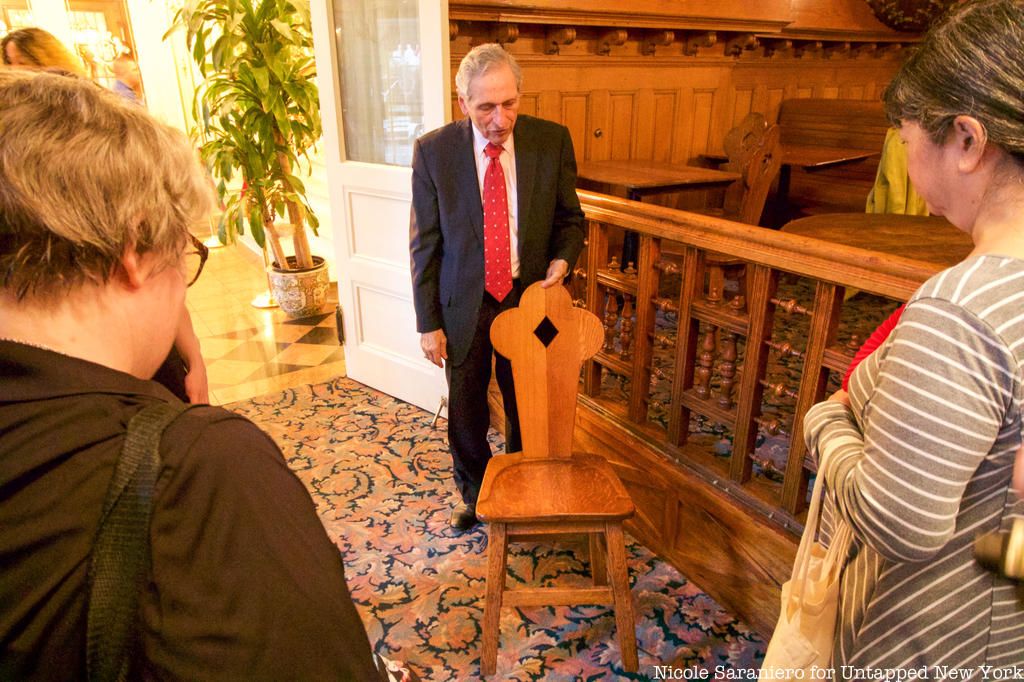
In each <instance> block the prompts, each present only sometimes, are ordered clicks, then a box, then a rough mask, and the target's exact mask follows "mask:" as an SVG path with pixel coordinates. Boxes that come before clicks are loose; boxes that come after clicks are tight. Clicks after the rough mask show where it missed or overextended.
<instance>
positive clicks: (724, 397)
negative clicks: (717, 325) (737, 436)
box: [718, 330, 737, 410]
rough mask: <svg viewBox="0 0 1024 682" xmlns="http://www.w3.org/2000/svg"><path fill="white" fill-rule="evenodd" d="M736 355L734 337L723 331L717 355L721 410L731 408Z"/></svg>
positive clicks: (730, 333) (719, 404)
mask: <svg viewBox="0 0 1024 682" xmlns="http://www.w3.org/2000/svg"><path fill="white" fill-rule="evenodd" d="M736 355H737V353H736V335H735V334H733V333H732V332H727V331H724V330H723V331H722V334H721V340H720V341H719V353H718V358H719V363H718V375H719V376H720V377H721V390H719V393H718V406H719V407H721V408H722V409H723V410H728V409H729V408H731V407H732V406H733V395H732V394H733V388H734V387H735V385H736V383H735V382H736Z"/></svg>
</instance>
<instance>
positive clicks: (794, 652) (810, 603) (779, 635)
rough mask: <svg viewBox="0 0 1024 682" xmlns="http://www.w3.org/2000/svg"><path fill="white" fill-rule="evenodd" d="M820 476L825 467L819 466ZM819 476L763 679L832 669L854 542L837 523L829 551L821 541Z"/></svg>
mask: <svg viewBox="0 0 1024 682" xmlns="http://www.w3.org/2000/svg"><path fill="white" fill-rule="evenodd" d="M818 470H819V472H820V471H822V468H821V467H819V469H818ZM823 478H825V477H824V475H822V474H820V473H819V475H818V476H817V477H816V480H815V482H814V491H813V492H812V493H811V506H810V509H808V511H807V525H805V526H804V533H803V536H802V537H801V538H800V547H799V549H797V553H796V561H795V562H794V563H793V575H792V577H791V578H790V579H789V581H788V582H786V583H785V584H784V585H783V586H782V611H781V613H779V621H778V623H777V624H776V625H775V632H774V633H773V634H772V639H771V641H770V642H769V643H768V651H766V652H765V656H764V663H763V664H762V666H761V673H760V676H759V678H758V679H759V680H761V681H762V682H764V681H766V680H794V679H800V680H809V679H812V675H811V669H812V668H828V667H829V666H830V665H831V662H832V643H833V639H834V637H835V631H836V615H837V613H838V609H839V576H840V573H841V572H842V569H843V565H844V563H845V562H846V557H847V555H848V554H849V551H850V543H851V542H852V541H853V532H852V531H851V529H850V526H849V525H848V524H847V523H846V522H845V521H843V520H842V519H839V518H838V516H837V523H836V526H835V529H834V532H833V534H832V542H831V543H830V544H829V546H828V548H827V549H826V548H825V547H824V546H822V544H821V542H820V541H819V540H818V537H817V536H818V530H819V524H820V521H821V500H822V498H823V497H824V495H825V492H824V484H823V481H822V479H823Z"/></svg>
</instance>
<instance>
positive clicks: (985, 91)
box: [804, 0, 1024, 679]
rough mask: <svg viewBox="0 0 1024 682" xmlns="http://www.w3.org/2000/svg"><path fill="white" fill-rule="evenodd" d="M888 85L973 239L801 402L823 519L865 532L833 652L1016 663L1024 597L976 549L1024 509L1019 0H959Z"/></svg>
mask: <svg viewBox="0 0 1024 682" xmlns="http://www.w3.org/2000/svg"><path fill="white" fill-rule="evenodd" d="M884 99H885V108H886V112H887V114H888V116H889V119H890V120H891V121H892V123H893V124H894V125H895V126H897V127H898V128H899V133H900V137H901V138H902V140H903V143H904V144H905V145H906V149H907V161H908V169H909V173H910V179H911V181H912V182H913V183H914V186H915V187H916V188H917V191H918V193H919V194H920V195H921V197H922V198H923V199H924V200H925V202H926V203H927V205H928V209H929V210H930V211H931V212H932V213H934V214H936V215H942V216H945V217H946V218H947V219H948V220H949V221H950V222H951V223H953V224H954V225H956V226H957V227H958V228H960V229H961V230H963V231H964V232H966V233H968V234H969V235H970V236H971V238H972V240H973V241H974V250H973V251H972V252H971V254H970V255H969V256H968V257H967V259H966V260H965V261H963V262H962V263H960V264H958V265H956V266H954V267H952V268H950V269H948V270H945V271H943V272H941V273H939V274H938V275H936V276H934V277H933V278H931V279H930V280H929V281H927V282H926V283H925V284H924V285H922V286H921V288H920V289H918V291H917V292H916V293H915V294H914V295H913V296H912V297H911V299H910V300H909V301H908V302H907V306H906V309H905V310H904V312H903V314H902V316H901V317H900V320H899V322H898V324H897V325H896V327H895V329H893V331H892V333H891V334H890V335H889V337H888V338H887V339H886V340H885V341H884V342H883V343H882V344H881V345H880V346H879V348H878V349H877V350H876V351H875V352H874V353H872V354H871V355H870V356H868V357H867V358H866V359H865V360H864V361H863V362H861V363H860V365H858V366H857V368H856V369H855V370H854V372H853V374H852V376H851V379H850V383H849V393H846V392H845V391H839V392H837V393H836V394H834V395H833V396H831V397H830V399H829V400H828V401H826V402H823V403H819V404H818V405H815V406H814V407H812V408H811V409H810V410H809V411H808V412H807V415H806V417H805V422H804V425H805V434H806V439H807V445H808V448H809V450H810V451H811V452H812V453H814V454H815V456H816V457H817V458H818V476H824V482H825V484H826V486H827V489H828V491H829V492H828V497H827V504H826V508H825V511H826V514H825V515H824V516H823V519H824V527H825V530H826V533H827V534H828V533H830V532H831V529H832V527H833V524H834V522H836V521H838V520H839V519H841V520H842V521H844V522H845V523H847V524H849V526H850V529H851V530H852V531H853V537H854V549H853V551H852V552H851V556H850V557H849V559H848V562H847V564H846V565H845V567H844V569H843V573H842V576H841V585H840V594H841V599H840V608H839V620H838V623H837V634H836V641H835V645H834V650H833V666H834V667H835V668H836V671H837V673H839V675H838V677H843V678H849V677H856V676H857V675H858V673H859V674H860V676H861V677H863V675H864V671H869V673H871V671H881V672H883V673H885V674H886V677H888V678H893V677H896V676H900V675H904V674H905V671H907V670H910V669H913V671H918V672H920V671H921V670H922V668H924V669H925V672H926V674H925V675H924V676H925V677H931V678H933V679H938V678H943V677H946V675H945V674H944V671H950V670H952V671H963V672H964V673H971V674H972V675H974V676H976V677H980V678H983V679H999V678H1000V677H1005V676H1007V675H1014V676H1019V675H1020V672H1021V670H1022V668H1021V667H1020V666H1021V665H1022V664H1024V603H1022V601H1021V599H1020V597H1019V593H1018V587H1017V585H1015V584H1014V583H1013V582H1012V581H1010V580H1008V579H1006V578H1005V577H1002V576H999V575H996V574H994V573H990V572H989V571H987V570H985V568H984V567H983V566H981V565H980V564H978V563H977V562H976V561H975V560H974V556H973V549H974V541H975V537H976V536H978V535H980V534H987V533H992V532H997V531H1006V530H1008V529H1009V528H1010V526H1011V524H1012V522H1013V520H1014V519H1015V518H1019V517H1020V516H1021V515H1022V514H1024V504H1022V502H1021V499H1020V497H1019V496H1018V495H1017V494H1016V493H1014V492H1013V491H1012V490H1011V479H1012V475H1013V467H1014V458H1015V455H1016V452H1017V449H1018V447H1019V445H1020V442H1021V440H1020V439H1021V426H1022V422H1021V406H1022V404H1024V314H1022V312H1021V311H1022V310H1024V306H1022V302H1024V117H1022V115H1021V112H1022V111H1024V1H1022V0H968V1H967V2H964V3H961V4H957V5H954V6H953V8H952V9H951V10H950V13H949V14H948V15H947V16H946V17H945V18H944V19H942V20H941V21H940V22H939V23H938V24H937V25H935V26H934V27H933V28H932V29H931V30H930V31H929V32H928V34H927V35H926V36H925V38H924V40H923V42H922V43H921V45H920V46H919V47H918V48H917V49H916V51H915V52H914V53H913V55H912V56H911V57H910V58H909V60H908V61H907V62H906V63H905V64H904V65H903V66H902V67H901V69H900V70H899V71H898V72H897V74H896V75H895V77H894V78H893V80H892V82H891V83H890V84H889V86H888V88H887V89H886V91H885V95H884ZM899 671H904V672H902V673H901V672H899ZM913 671H912V672H913ZM993 671H994V672H993Z"/></svg>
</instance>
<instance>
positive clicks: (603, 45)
mask: <svg viewBox="0 0 1024 682" xmlns="http://www.w3.org/2000/svg"><path fill="white" fill-rule="evenodd" d="M628 36H629V34H628V33H627V32H626V29H623V28H617V29H612V30H611V31H605V32H604V33H602V34H601V36H600V37H599V38H598V39H597V54H600V55H608V54H610V53H611V51H612V46H614V45H625V44H626V38H627V37H628Z"/></svg>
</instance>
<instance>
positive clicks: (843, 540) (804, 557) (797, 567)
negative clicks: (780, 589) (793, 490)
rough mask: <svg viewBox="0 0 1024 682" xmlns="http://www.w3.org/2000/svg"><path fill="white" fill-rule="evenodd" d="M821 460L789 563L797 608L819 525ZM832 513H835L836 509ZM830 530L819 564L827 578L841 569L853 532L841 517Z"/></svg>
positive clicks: (822, 480) (822, 483)
mask: <svg viewBox="0 0 1024 682" xmlns="http://www.w3.org/2000/svg"><path fill="white" fill-rule="evenodd" d="M826 456H827V455H826ZM824 460H825V457H822V461H821V463H820V464H819V466H818V475H817V476H815V478H814V489H813V491H812V492H811V504H810V507H809V508H808V510H807V523H806V524H805V525H804V532H803V535H801V536H800V546H799V548H798V549H797V552H796V561H794V562H793V577H792V580H793V585H794V586H795V590H794V593H793V594H792V595H791V597H792V599H793V601H794V602H795V603H796V604H797V605H798V606H802V605H803V600H804V590H805V588H806V586H807V578H808V574H809V573H810V568H811V554H812V549H813V548H814V545H815V543H816V542H817V535H818V530H819V529H820V526H821V505H822V501H823V499H824V497H825V467H824ZM836 511H837V512H838V510H836ZM832 530H833V532H832V537H831V539H830V542H829V546H828V550H827V551H826V554H825V558H824V561H823V568H824V569H825V571H827V573H828V574H829V576H831V574H832V573H833V572H834V571H835V569H836V568H837V567H841V566H842V563H843V560H844V559H845V558H846V556H847V555H848V554H849V552H850V545H851V544H852V543H853V529H852V528H850V526H849V524H848V523H846V521H844V520H843V519H842V518H841V517H839V518H837V519H836V521H835V525H834V527H833V529H832Z"/></svg>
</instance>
